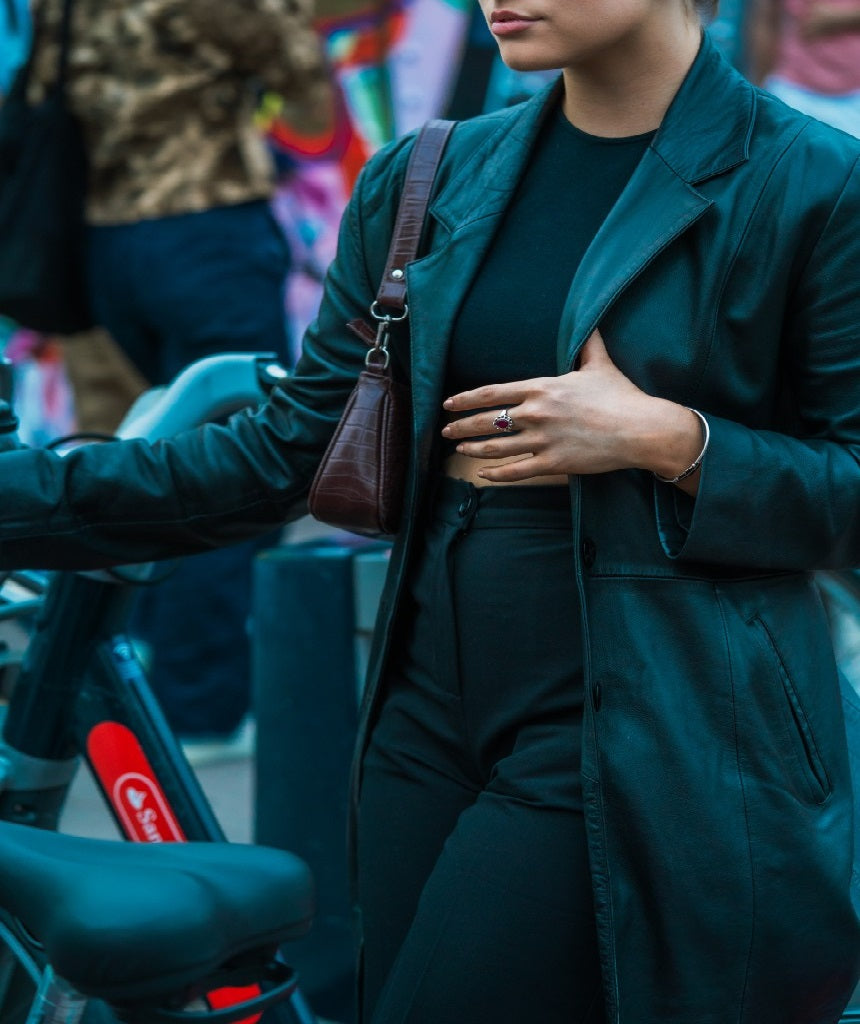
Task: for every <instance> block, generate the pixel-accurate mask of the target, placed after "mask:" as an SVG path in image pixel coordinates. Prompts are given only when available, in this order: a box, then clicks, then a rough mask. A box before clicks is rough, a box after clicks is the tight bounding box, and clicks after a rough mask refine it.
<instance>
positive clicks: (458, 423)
mask: <svg viewBox="0 0 860 1024" xmlns="http://www.w3.org/2000/svg"><path fill="white" fill-rule="evenodd" d="M521 425H522V421H521V420H520V421H519V422H518V419H517V416H516V409H515V408H514V407H507V406H506V407H505V408H494V409H490V410H487V411H486V412H479V413H475V415H474V416H463V417H461V418H460V419H456V420H452V421H451V422H450V423H448V424H447V425H446V426H445V427H444V428H443V430H442V436H443V437H448V438H451V439H452V440H458V439H459V438H468V437H483V436H484V435H487V434H499V435H500V436H505V435H509V434H511V433H513V432H514V431H516V430H519V429H520V426H521Z"/></svg>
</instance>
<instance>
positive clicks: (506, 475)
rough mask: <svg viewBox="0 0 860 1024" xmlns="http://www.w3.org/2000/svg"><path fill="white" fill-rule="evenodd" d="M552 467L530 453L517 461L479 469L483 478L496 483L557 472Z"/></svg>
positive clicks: (516, 481) (515, 481)
mask: <svg viewBox="0 0 860 1024" xmlns="http://www.w3.org/2000/svg"><path fill="white" fill-rule="evenodd" d="M556 472H557V470H553V469H552V467H550V466H547V465H546V464H545V461H544V460H543V459H541V458H540V457H539V456H537V455H532V454H531V453H529V458H524V459H520V460H518V461H517V462H507V463H505V465H504V466H487V467H485V468H483V469H479V470H478V476H479V477H480V478H481V479H482V480H488V481H489V482H490V483H495V484H514V483H518V482H520V481H523V480H531V479H532V478H533V477H536V476H547V475H549V474H554V473H556Z"/></svg>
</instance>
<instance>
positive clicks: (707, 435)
mask: <svg viewBox="0 0 860 1024" xmlns="http://www.w3.org/2000/svg"><path fill="white" fill-rule="evenodd" d="M684 408H685V409H687V410H688V411H689V412H691V413H694V414H695V415H696V416H698V417H699V421H700V422H701V424H702V450H701V451H700V452H699V454H698V455H697V456H696V458H695V459H694V460H693V461H692V462H691V463H690V465H689V466H688V467H687V468H686V469H685V470H684V472H683V473H679V474H678V475H677V476H660V474H659V473H655V474H654V476H655V477H656V478H657V479H658V480H659V481H660V483H661V484H677V483H680V482H681V481H682V480H686V479H687V477H688V476H692V475H693V474H694V473H695V472H696V470H697V469H698V468H699V466H701V464H702V459H704V457H705V452H706V451H707V450H708V442H709V441H710V440H711V428H710V427H709V426H708V421H707V420H706V419H705V417H704V416H703V415H702V414H701V413H700V412H699V410H698V409H691V408H690V407H689V406H684Z"/></svg>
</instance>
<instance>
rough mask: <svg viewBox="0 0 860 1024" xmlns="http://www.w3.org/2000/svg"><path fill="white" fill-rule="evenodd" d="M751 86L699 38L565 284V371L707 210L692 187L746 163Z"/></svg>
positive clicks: (561, 357)
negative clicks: (656, 125) (648, 139)
mask: <svg viewBox="0 0 860 1024" xmlns="http://www.w3.org/2000/svg"><path fill="white" fill-rule="evenodd" d="M754 111H755V93H754V92H753V89H752V87H751V86H750V85H749V84H748V83H747V82H746V81H745V80H744V79H743V78H742V77H741V76H740V75H739V74H737V73H736V72H735V71H734V70H732V69H731V68H730V67H729V65H728V64H727V63H726V62H725V61H724V60H723V58H722V57H721V56H720V54H719V52H718V51H717V49H716V48H715V47H714V45H713V44H712V43H711V41H710V38H709V37H708V35H707V34H705V36H704V38H703V41H702V46H701V48H700V50H699V54H698V56H697V57H696V59H695V61H694V62H693V65H692V67H691V68H690V71H689V72H688V74H687V77H686V78H685V80H684V82H683V83H682V85H681V88H680V89H679V91H678V93H677V94H676V96H675V99H674V100H673V101H672V104H671V106H670V107H669V110H668V111H667V113H666V116H665V118H664V119H663V123H662V124H661V126H660V129H659V130H658V132H657V134H656V136H655V137H654V140H653V142H652V143H651V146H650V148H649V149H648V150H646V152H645V154H644V155H643V157H642V160H641V161H640V163H639V165H638V167H637V168H636V171H635V172H634V173H633V176H632V177H631V179H630V181H629V182H628V183H627V186H626V188H625V189H624V191H623V192H622V194H621V196H620V197H619V199H618V201H617V202H616V204H615V206H614V207H613V208H612V210H611V211H610V213H609V215H608V217H607V218H606V220H605V221H604V223H603V225H602V226H601V229H600V231H599V232H598V233H597V235H596V236H595V238H594V240H593V241H592V243H591V245H590V246H589V248H588V250H587V251H586V253H585V255H584V257H583V259H582V262H581V263H580V265H579V268H578V269H577V272H576V274H575V276H574V278H573V281H572V283H571V287H570V291H569V293H568V296H567V300H566V302H565V306H564V310H563V312H562V317H561V322H560V325H559V333H558V346H557V348H558V369H559V372H560V373H565V372H567V371H568V370H569V369H570V368H571V367H572V366H573V364H574V361H575V360H576V357H577V354H578V353H579V350H580V348H581V347H582V345H583V344H584V342H585V341H586V339H587V338H588V336H589V335H590V334H591V332H592V331H593V330H594V329H595V327H597V325H598V324H599V322H600V320H601V318H602V317H603V316H604V314H605V313H606V311H607V309H608V308H609V307H610V306H611V305H612V303H613V302H614V301H615V300H616V299H617V298H618V296H619V295H620V294H621V293H622V292H623V291H624V289H625V288H627V287H628V286H629V285H630V284H631V282H632V281H634V280H635V279H636V277H637V276H638V275H639V274H640V273H641V272H642V270H643V269H644V268H645V267H646V266H648V264H649V263H650V262H651V261H652V260H653V259H655V257H657V256H658V255H659V253H660V252H662V251H663V250H664V249H665V248H666V247H667V246H668V245H670V244H671V243H672V242H673V241H674V240H675V239H676V238H678V237H679V236H680V235H682V234H683V233H684V232H685V231H686V230H687V229H688V228H689V227H691V226H692V225H693V224H695V223H696V221H697V220H699V218H700V217H702V215H703V214H704V213H705V212H706V211H707V210H708V208H709V207H710V206H711V205H712V200H709V199H707V198H706V197H705V196H703V195H702V194H701V192H699V191H698V189H697V188H696V187H695V186H696V185H698V184H701V183H702V182H704V181H706V180H707V179H709V178H712V177H714V176H715V175H718V174H723V173H725V172H727V171H730V170H731V169H732V168H734V167H736V166H738V165H739V164H741V163H743V162H744V161H745V160H746V159H747V155H748V146H749V135H750V132H751V130H752V121H753V116H754Z"/></svg>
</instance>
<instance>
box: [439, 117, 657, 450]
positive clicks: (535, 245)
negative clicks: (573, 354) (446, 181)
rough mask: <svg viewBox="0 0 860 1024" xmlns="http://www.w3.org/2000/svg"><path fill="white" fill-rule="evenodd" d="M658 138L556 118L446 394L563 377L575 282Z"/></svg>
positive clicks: (463, 334) (478, 285) (450, 368)
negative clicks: (567, 308)
mask: <svg viewBox="0 0 860 1024" xmlns="http://www.w3.org/2000/svg"><path fill="white" fill-rule="evenodd" d="M653 136H654V132H649V133H647V134H645V135H635V136H632V137H629V138H621V139H608V138H602V137H599V136H595V135H587V134H586V133H585V132H583V131H580V130H579V129H578V128H576V127H574V126H573V125H572V124H571V123H570V121H568V120H567V118H566V117H565V116H564V113H563V112H562V111H561V109H559V110H557V111H556V112H554V114H551V115H550V116H549V117H548V118H547V121H546V124H545V125H544V127H543V129H542V130H541V133H540V136H539V138H538V141H537V144H536V146H535V150H534V154H533V156H532V159H531V161H530V162H529V165H528V168H527V170H526V172H525V175H524V176H523V179H522V181H521V182H520V185H519V188H518V189H517V191H516V194H515V195H514V198H513V200H512V202H511V205H510V206H509V208H508V210H507V212H506V213H505V216H504V218H503V220H502V223H501V226H500V227H499V230H498V234H497V235H496V238H495V239H494V241H493V244H492V246H491V248H490V250H489V252H488V253H487V256H486V259H485V260H484V262H483V264H482V265H481V268H480V270H479V271H478V275H477V277H476V278H475V281H474V282H473V284H472V287H471V289H470V290H469V294H468V296H467V297H466V300H465V302H464V303H463V306H462V307H461V309H460V312H459V315H458V317H457V320H456V322H455V324H454V331H453V335H452V339H451V346H450V349H449V353H448V362H447V371H446V378H445V395H446V396H447V395H455V394H457V393H458V392H460V391H467V390H469V389H471V388H475V387H480V386H481V385H483V384H501V383H507V382H510V381H515V380H527V379H529V378H531V377H546V376H555V374H556V373H557V369H556V336H557V334H558V328H559V323H560V321H561V312H562V309H563V307H564V303H565V299H566V298H567V293H568V291H569V289H570V284H571V281H572V280H573V275H574V273H575V272H576V268H577V267H578V266H579V262H580V260H581V259H582V256H583V254H584V253H585V250H586V249H587V248H588V245H589V243H590V242H591V240H592V239H593V238H594V236H595V235H596V234H597V231H598V229H599V228H600V225H601V224H602V223H603V221H604V219H605V217H606V215H607V213H608V212H609V211H610V209H611V208H612V206H613V205H614V203H615V201H616V200H617V198H618V197H619V195H620V194H621V192H622V191H623V189H624V186H625V185H626V184H627V181H628V179H629V178H630V175H631V174H632V173H633V171H634V169H635V167H636V164H637V163H638V162H639V160H640V159H641V157H642V154H643V153H644V152H645V150H646V149H647V148H648V144H649V143H650V141H651V139H652V138H653ZM446 447H448V446H446Z"/></svg>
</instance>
